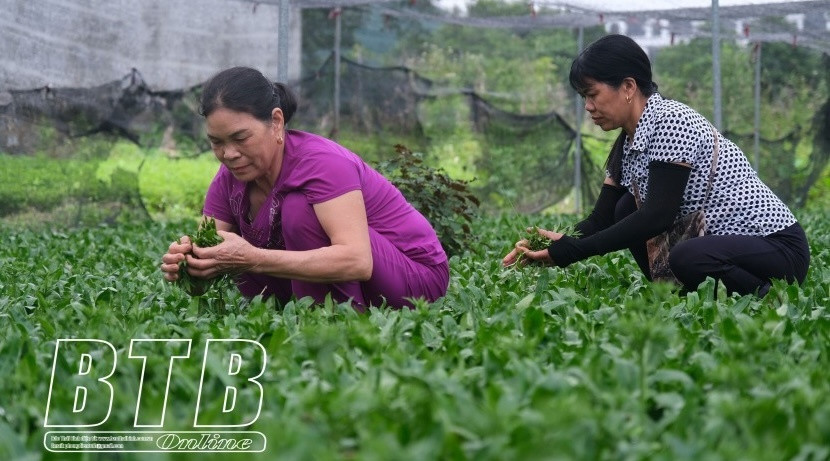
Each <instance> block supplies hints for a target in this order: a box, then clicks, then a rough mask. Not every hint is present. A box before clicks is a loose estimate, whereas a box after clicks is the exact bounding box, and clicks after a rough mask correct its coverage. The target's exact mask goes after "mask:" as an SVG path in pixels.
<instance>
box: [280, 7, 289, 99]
mask: <svg viewBox="0 0 830 461" xmlns="http://www.w3.org/2000/svg"><path fill="white" fill-rule="evenodd" d="M290 3H291V0H280V8H279V15H280V16H279V19H278V25H277V34H278V40H279V41H278V42H277V81H278V82H283V83H285V82H287V81H288V35H289V32H288V24H289V20H290V18H289V16H290V14H291V8H290Z"/></svg>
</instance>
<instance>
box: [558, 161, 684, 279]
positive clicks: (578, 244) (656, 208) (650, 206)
mask: <svg viewBox="0 0 830 461" xmlns="http://www.w3.org/2000/svg"><path fill="white" fill-rule="evenodd" d="M656 163H659V162H656ZM649 168H650V171H651V172H650V174H649V182H648V191H649V196H648V199H647V200H646V202H645V203H644V204H643V206H642V207H641V208H640V209H638V210H637V211H635V212H634V213H632V214H630V215H628V216H627V217H626V218H624V219H622V220H621V221H619V222H617V223H616V224H614V225H612V226H610V227H608V228H606V229H605V230H602V231H600V232H597V233H596V234H594V235H591V236H589V237H585V238H583V239H575V238H572V237H568V236H564V237H562V238H561V239H560V240H557V241H555V242H553V243H552V244H551V245H550V247H548V253H549V255H550V257H551V259H553V262H554V264H556V265H557V266H561V267H564V266H567V265H569V264H571V263H573V262H576V261H579V260H582V259H585V258H587V257H589V256H595V255H601V254H606V253H610V252H612V251H617V250H621V249H624V248H629V247H631V246H632V245H633V244H634V243H636V242H642V241H645V240H647V239H649V238H651V237H654V236H655V235H657V234H659V233H660V232H663V231H664V230H666V229H668V228H669V227H670V226H671V225H672V223H673V222H674V218H675V217H676V216H677V212H678V210H679V209H680V204H681V202H682V200H683V193H684V191H685V189H686V183H687V182H688V180H689V173H690V172H691V170H690V168H688V167H683V166H678V165H674V164H665V163H660V164H656V165H650V166H649Z"/></svg>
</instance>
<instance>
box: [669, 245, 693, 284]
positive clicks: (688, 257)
mask: <svg viewBox="0 0 830 461" xmlns="http://www.w3.org/2000/svg"><path fill="white" fill-rule="evenodd" d="M698 256H699V254H698V251H697V250H696V249H695V248H694V245H693V244H692V242H691V241H690V240H686V241H685V242H680V243H678V244H677V245H675V246H674V248H672V249H671V251H669V267H670V268H671V271H672V272H673V273H674V274H675V276H677V277H681V276H682V274H686V273H687V272H688V270H689V268H690V267H692V266H693V265H694V263H695V259H697V257H698Z"/></svg>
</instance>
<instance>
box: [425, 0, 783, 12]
mask: <svg viewBox="0 0 830 461" xmlns="http://www.w3.org/2000/svg"><path fill="white" fill-rule="evenodd" d="M505 1H509V0H505ZM519 1H523V2H528V1H529V0H519ZM786 1H787V0H719V1H718V4H719V5H720V6H734V5H753V4H758V5H760V4H764V3H781V2H786ZM789 1H799V0H789ZM437 3H438V4H439V5H440V6H442V7H445V8H447V9H452V8H453V7H456V6H457V7H459V8H462V9H464V8H465V6H466V5H467V4H468V3H471V1H470V0H437ZM539 3H541V4H545V3H554V2H552V1H551V0H541V1H539ZM557 3H566V4H570V5H574V6H578V7H582V8H586V9H597V10H605V11H636V10H664V9H671V8H700V7H710V6H712V0H626V1H620V0H561V1H560V2H557Z"/></svg>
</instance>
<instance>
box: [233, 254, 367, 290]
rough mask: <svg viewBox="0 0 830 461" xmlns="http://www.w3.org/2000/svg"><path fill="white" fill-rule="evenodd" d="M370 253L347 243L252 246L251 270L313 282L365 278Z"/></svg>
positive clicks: (361, 279)
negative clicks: (287, 247)
mask: <svg viewBox="0 0 830 461" xmlns="http://www.w3.org/2000/svg"><path fill="white" fill-rule="evenodd" d="M372 266H373V264H372V253H371V250H370V251H359V250H356V249H355V248H350V247H349V246H348V245H331V246H326V247H322V248H317V249H314V250H306V251H287V250H267V249H263V248H255V249H254V250H253V252H252V255H251V264H250V272H254V273H258V274H266V275H270V276H272V277H279V278H285V279H291V280H303V281H307V282H316V283H337V282H347V281H365V280H368V279H369V278H370V277H371V276H372Z"/></svg>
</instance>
